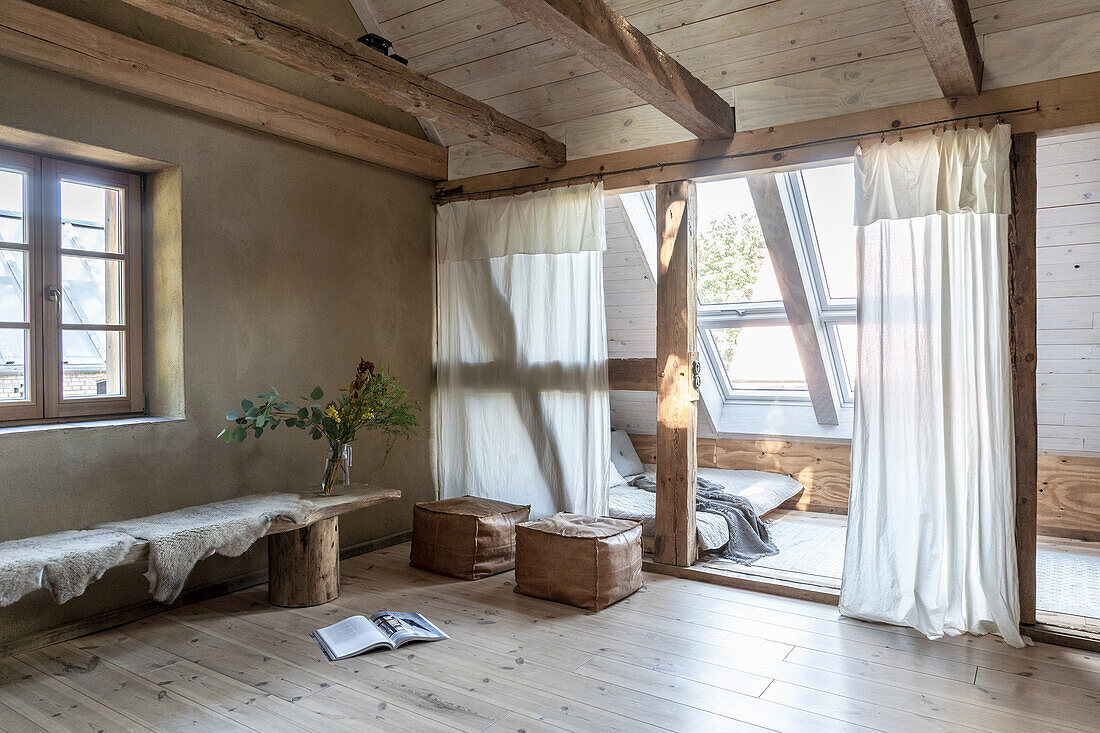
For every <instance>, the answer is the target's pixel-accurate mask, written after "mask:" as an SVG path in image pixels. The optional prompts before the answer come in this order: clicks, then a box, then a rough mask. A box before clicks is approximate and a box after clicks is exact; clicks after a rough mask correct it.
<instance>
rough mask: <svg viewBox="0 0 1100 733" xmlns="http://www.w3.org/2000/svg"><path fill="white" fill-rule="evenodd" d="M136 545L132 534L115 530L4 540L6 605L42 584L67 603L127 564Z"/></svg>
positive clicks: (0, 582) (1, 600) (1, 595)
mask: <svg viewBox="0 0 1100 733" xmlns="http://www.w3.org/2000/svg"><path fill="white" fill-rule="evenodd" d="M133 545H134V538H133V537H131V536H130V535H128V534H124V533H122V532H114V531H110V530H68V531H65V532H57V533H55V534H47V535H42V536H41V537H28V538H26V539H23V540H11V541H10V542H0V606H8V605H11V604H12V603H15V602H16V601H18V600H19V599H20V598H22V597H23V596H25V595H26V594H28V593H30V592H31V591H34V590H38V589H39V588H44V589H46V590H48V591H49V592H50V593H52V594H53V597H54V600H56V601H57V602H58V603H65V602H66V601H68V600H69V599H71V598H75V597H76V596H78V595H80V594H81V593H83V592H84V589H85V588H87V587H88V584H89V583H91V582H92V581H95V580H99V579H100V578H102V577H103V574H104V573H105V572H107V571H108V570H109V569H110V568H113V567H115V566H116V565H119V564H121V563H122V560H123V558H125V557H126V553H127V552H129V550H130V548H131V547H133Z"/></svg>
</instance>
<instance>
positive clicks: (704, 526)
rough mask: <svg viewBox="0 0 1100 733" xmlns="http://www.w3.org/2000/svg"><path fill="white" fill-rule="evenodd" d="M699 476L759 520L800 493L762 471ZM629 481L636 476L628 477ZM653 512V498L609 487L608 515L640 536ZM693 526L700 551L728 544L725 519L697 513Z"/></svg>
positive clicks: (649, 530)
mask: <svg viewBox="0 0 1100 733" xmlns="http://www.w3.org/2000/svg"><path fill="white" fill-rule="evenodd" d="M645 468H646V475H648V476H650V478H653V477H655V476H656V466H652V465H647V466H646V467H645ZM699 475H700V476H702V477H703V478H705V479H707V480H709V481H713V482H714V483H716V484H721V485H722V486H724V487H725V488H726V490H727V491H729V492H730V493H731V494H738V495H740V496H743V497H745V498H746V499H748V500H749V502H750V503H751V504H752V506H753V509H755V510H756V514H757V516H760V517H763V516H764V515H765V514H767V513H768V512H770V511H772V510H773V509H775V508H776V507H778V506H779V505H780V504H782V503H783V502H785V501H786V500H787V499H790V498H791V497H792V496H796V495H797V494H798V493H799V492H800V491H802V484H800V483H799V482H798V481H796V480H795V479H793V478H791V477H790V476H784V475H783V474H779V473H767V472H765V471H737V470H730V469H724V468H700V469H699ZM630 478H631V479H633V478H637V476H631V477H630ZM656 513H657V495H656V494H654V493H652V492H649V491H645V490H644V489H636V488H634V487H633V486H630V485H629V484H622V485H619V486H612V487H611V489H610V494H609V497H608V514H610V515H611V516H612V517H617V518H619V519H633V520H635V521H638V522H641V523H642V535H643V536H644V537H651V536H653V531H654V521H655V520H654V517H655V516H656ZM695 524H696V531H697V537H698V542H699V551H700V552H710V551H713V550H720V549H722V548H723V547H724V546H725V545H726V543H727V542H729V539H730V535H729V526H728V525H727V524H726V520H725V518H723V517H721V516H719V515H717V514H711V513H709V512H697V513H696V514H695Z"/></svg>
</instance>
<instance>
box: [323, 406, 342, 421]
mask: <svg viewBox="0 0 1100 733" xmlns="http://www.w3.org/2000/svg"><path fill="white" fill-rule="evenodd" d="M325 417H331V418H332V419H333V420H335V421H336V422H340V413H339V411H337V409H336V405H329V406H328V407H327V408H326V409H325Z"/></svg>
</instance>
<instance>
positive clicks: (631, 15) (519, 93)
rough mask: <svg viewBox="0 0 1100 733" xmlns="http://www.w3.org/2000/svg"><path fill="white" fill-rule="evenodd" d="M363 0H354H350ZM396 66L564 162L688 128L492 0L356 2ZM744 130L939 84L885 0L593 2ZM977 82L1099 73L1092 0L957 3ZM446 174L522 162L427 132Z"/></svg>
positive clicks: (897, 100) (904, 20)
mask: <svg viewBox="0 0 1100 733" xmlns="http://www.w3.org/2000/svg"><path fill="white" fill-rule="evenodd" d="M363 1H364V0H355V2H356V3H360V2H363ZM365 2H366V4H367V6H368V7H369V9H370V11H371V13H372V15H373V17H374V19H375V20H376V21H377V23H378V26H379V28H380V30H381V31H382V33H383V35H385V36H386V37H387V38H389V39H390V40H391V41H393V42H394V49H395V51H396V52H397V53H400V54H401V55H403V56H406V57H408V59H409V65H410V66H411V67H412V68H413V69H415V70H417V71H420V72H422V73H424V74H427V75H428V76H430V77H431V78H433V79H435V80H437V81H440V82H442V83H444V84H447V85H448V86H451V87H454V88H455V89H457V90H458V91H460V92H462V93H464V94H468V95H470V96H471V97H474V98H475V99H478V100H481V101H483V102H486V103H487V104H489V105H490V106H492V107H494V108H495V109H497V110H498V111H500V112H501V113H503V114H505V115H509V116H511V117H514V118H515V119H517V120H519V121H520V122H523V123H526V124H528V125H531V126H533V127H537V128H540V129H542V130H544V131H545V132H547V133H548V134H549V135H550V136H551V137H553V138H555V139H557V140H560V141H562V142H564V143H565V144H566V151H567V154H568V157H569V158H570V159H575V158H582V157H587V156H592V155H600V154H603V153H608V152H614V151H621V150H628V149H633V148H639V147H645V146H650V145H658V144H662V143H669V142H677V141H680V140H687V139H691V138H692V137H693V136H692V134H691V133H690V132H688V131H687V130H686V129H684V128H683V127H681V126H680V125H678V124H677V123H676V122H674V121H673V120H672V119H670V118H669V117H668V116H666V115H665V114H662V113H661V112H660V111H658V110H657V109H655V108H653V107H651V106H649V105H647V104H646V103H645V102H644V101H643V100H642V99H640V98H639V97H638V96H636V95H635V94H634V93H633V92H632V91H630V90H629V89H627V88H625V87H624V86H622V85H621V84H620V83H619V82H617V81H615V80H613V79H612V78H611V77H609V76H607V75H606V74H604V73H602V72H600V71H597V70H596V69H595V68H594V67H593V66H592V65H591V64H590V63H589V62H587V61H585V60H584V59H583V58H581V57H580V56H578V55H575V54H573V53H572V52H571V51H570V50H569V49H568V48H566V47H565V46H563V45H562V44H561V43H558V42H557V41H554V40H551V39H550V38H549V37H548V36H547V35H546V34H545V33H543V32H542V31H540V30H538V29H537V28H535V27H534V26H533V25H531V24H529V23H524V22H517V20H516V18H515V17H514V16H513V14H512V13H511V12H510V11H509V10H507V9H506V8H505V7H504V6H503V5H501V4H500V3H499V2H498V1H497V0H438V1H436V2H431V1H430V0H365ZM608 4H609V5H610V6H611V7H613V8H614V9H615V10H616V11H618V12H619V13H621V14H622V15H623V16H624V17H625V18H626V19H627V20H628V21H629V22H630V23H631V24H633V25H634V26H635V27H637V28H638V29H639V30H640V31H641V32H643V33H645V34H646V35H647V36H648V37H649V38H650V39H651V40H652V41H653V42H654V43H656V44H657V45H658V46H659V47H660V48H661V49H663V50H664V51H666V52H668V53H669V54H670V55H671V56H672V57H673V58H674V59H675V60H676V61H678V62H679V63H680V64H682V65H683V66H684V67H685V68H686V69H687V70H688V71H689V72H691V73H692V74H694V75H695V76H696V77H698V78H699V79H700V80H701V81H702V82H703V83H704V84H706V85H707V86H709V87H710V88H711V89H713V90H715V91H716V92H717V93H718V94H719V95H720V96H721V97H722V99H723V100H724V101H725V102H726V103H728V104H731V105H733V106H734V107H735V108H736V111H737V127H738V129H742V130H746V129H753V128H760V127H766V126H769V125H773V124H784V123H789V122H796V121H800V120H806V119H815V118H820V117H827V116H832V115H838V114H844V113H846V112H854V111H859V110H864V109H873V108H877V107H884V106H889V105H894V104H902V103H906V102H912V101H919V100H925V99H932V98H935V97H938V96H941V94H942V93H943V92H942V91H941V89H940V86H939V84H938V83H937V79H936V76H935V74H934V73H933V71H932V67H931V66H930V65H929V62H928V59H927V57H926V56H925V51H924V47H923V46H922V44H921V40H920V38H918V36H917V34H916V33H915V32H914V30H913V26H912V25H911V24H910V21H909V18H908V17H907V16H906V12H905V8H904V6H903V4H902V3H901V2H899V1H898V0H877V1H876V0H830V2H816V1H815V0H769V1H765V0H608ZM970 10H971V15H972V16H973V20H974V26H973V27H974V31H975V34H976V37H977V39H978V42H979V45H980V47H981V51H982V55H983V56H984V61H985V75H984V84H983V87H984V88H985V89H992V88H998V87H1002V86H1008V85H1012V84H1020V83H1025V82H1030V81H1038V80H1042V79H1048V78H1055V77H1060V76H1067V75H1071V74H1079V73H1087V72H1091V71H1097V70H1100V60H1098V59H1097V57H1096V54H1095V45H1094V43H1095V42H1094V40H1093V39H1094V38H1095V37H1096V35H1097V34H1100V12H1097V6H1096V3H1095V0H1049V1H1047V2H1041V3H1040V2H1035V0H970ZM440 136H441V142H442V143H443V144H445V145H447V146H449V148H450V166H451V168H450V177H451V178H460V177H463V176H468V175H476V174H479V173H486V172H491V171H497V170H507V169H510V168H518V167H523V166H526V165H529V164H528V163H525V162H524V161H522V160H519V159H516V158H513V157H511V156H508V155H506V154H504V153H501V152H500V151H497V150H494V149H492V148H489V147H488V146H486V145H485V144H484V143H482V142H471V141H469V139H468V138H464V137H463V136H462V135H461V134H456V133H454V132H452V131H449V130H440Z"/></svg>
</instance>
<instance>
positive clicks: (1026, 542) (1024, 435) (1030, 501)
mask: <svg viewBox="0 0 1100 733" xmlns="http://www.w3.org/2000/svg"><path fill="white" fill-rule="evenodd" d="M1010 169H1011V170H1010V172H1011V176H1012V214H1011V215H1010V216H1009V218H1008V328H1009V339H1010V344H1011V347H1010V348H1011V354H1012V416H1013V427H1014V429H1015V434H1016V438H1015V440H1016V565H1017V570H1018V573H1019V578H1020V623H1022V624H1034V623H1035V544H1036V531H1037V530H1036V504H1037V500H1038V490H1039V487H1038V484H1039V478H1038V463H1039V455H1038V453H1039V451H1038V414H1037V411H1036V405H1035V366H1036V364H1035V361H1036V351H1037V347H1036V333H1035V328H1036V314H1035V310H1036V293H1035V208H1036V181H1035V133H1034V132H1023V133H1017V134H1015V135H1013V136H1012V154H1011V160H1010Z"/></svg>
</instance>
